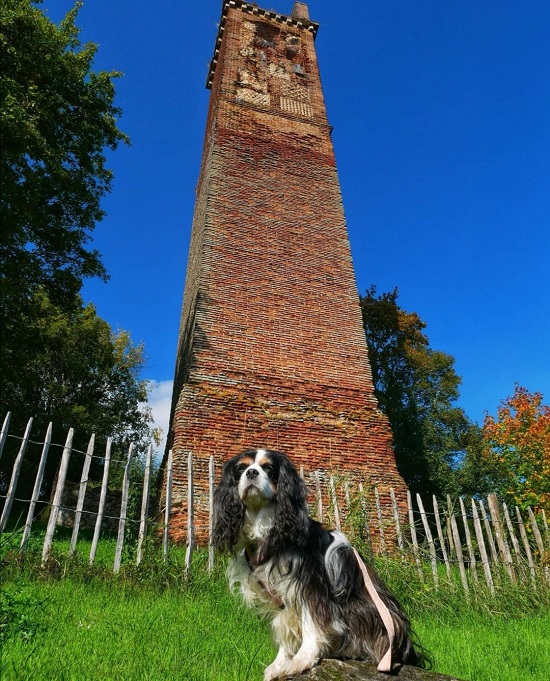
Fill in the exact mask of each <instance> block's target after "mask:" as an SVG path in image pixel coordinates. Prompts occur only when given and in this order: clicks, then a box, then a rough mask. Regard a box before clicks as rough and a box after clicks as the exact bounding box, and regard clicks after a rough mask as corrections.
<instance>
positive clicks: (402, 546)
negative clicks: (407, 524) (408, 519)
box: [390, 487, 405, 559]
mask: <svg viewBox="0 0 550 681" xmlns="http://www.w3.org/2000/svg"><path fill="white" fill-rule="evenodd" d="M390 496H391V505H392V508H393V517H394V520H395V531H396V533H397V545H398V546H399V550H400V551H401V559H403V558H404V556H403V552H404V551H405V542H404V541H403V534H402V532H401V521H400V520H399V509H398V508H397V499H396V498H395V491H394V489H393V487H390Z"/></svg>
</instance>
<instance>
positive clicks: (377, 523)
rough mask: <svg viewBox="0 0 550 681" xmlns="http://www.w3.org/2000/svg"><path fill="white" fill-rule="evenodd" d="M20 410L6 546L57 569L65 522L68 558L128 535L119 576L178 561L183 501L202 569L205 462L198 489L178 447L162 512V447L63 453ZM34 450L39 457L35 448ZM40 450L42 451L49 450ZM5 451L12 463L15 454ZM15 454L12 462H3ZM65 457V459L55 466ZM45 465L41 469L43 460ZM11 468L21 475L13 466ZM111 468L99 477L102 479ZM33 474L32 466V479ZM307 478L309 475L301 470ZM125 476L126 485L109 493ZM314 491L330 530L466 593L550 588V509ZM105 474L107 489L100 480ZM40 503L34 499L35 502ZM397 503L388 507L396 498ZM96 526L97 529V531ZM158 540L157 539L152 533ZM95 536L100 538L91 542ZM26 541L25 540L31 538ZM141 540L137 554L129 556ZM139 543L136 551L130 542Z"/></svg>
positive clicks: (8, 444) (353, 490)
mask: <svg viewBox="0 0 550 681" xmlns="http://www.w3.org/2000/svg"><path fill="white" fill-rule="evenodd" d="M9 423H10V414H8V415H7V416H6V419H5V420H4V424H3V427H2V431H1V436H0V510H1V515H0V551H1V550H2V535H4V539H5V537H6V536H8V537H9V542H5V544H6V545H7V544H9V546H10V547H11V550H13V544H14V542H13V538H14V536H15V537H17V541H18V551H20V552H21V553H24V552H25V551H26V550H27V548H28V546H29V541H30V538H31V533H33V535H34V536H35V537H38V538H39V540H40V542H41V561H42V563H43V564H46V563H47V562H48V560H49V559H50V557H51V555H52V547H53V542H54V537H55V534H56V531H57V530H58V529H59V527H61V526H65V527H69V528H72V532H71V539H70V542H69V546H68V549H67V557H70V556H72V555H73V554H74V553H75V552H76V551H77V548H78V550H79V553H80V554H81V553H82V549H81V547H80V546H79V536H80V539H81V541H80V543H81V545H82V546H85V547H86V551H87V550H88V546H89V555H87V556H86V558H87V560H88V561H89V563H90V565H92V564H94V561H95V560H96V553H97V548H98V544H99V541H100V537H101V536H102V533H105V532H108V533H109V534H110V536H112V537H114V538H115V539H116V544H115V550H114V560H113V572H115V573H118V572H119V571H120V569H121V566H122V564H123V562H124V561H126V562H130V561H131V562H132V563H135V564H138V565H139V564H140V563H141V562H142V560H143V558H144V552H145V550H147V551H155V552H159V551H160V552H161V553H162V558H163V560H167V558H168V554H169V551H170V547H171V545H170V535H169V526H170V517H171V512H172V510H173V507H174V506H173V503H172V499H173V498H175V497H176V496H177V498H178V500H179V501H178V504H179V505H182V504H183V505H184V506H185V510H186V516H187V542H186V551H185V571H186V572H187V573H188V572H189V570H190V569H191V565H192V556H193V551H194V549H195V539H194V537H195V525H194V510H195V494H194V473H193V456H192V453H191V452H188V454H187V482H186V483H184V484H182V483H175V482H174V477H173V474H172V452H170V454H169V457H168V461H167V470H166V476H165V480H166V485H165V488H164V490H163V494H162V498H163V499H164V500H165V503H164V507H163V508H162V509H160V510H157V512H156V513H155V516H154V518H153V517H151V508H150V506H151V504H150V499H151V495H152V489H153V486H152V482H153V478H154V475H153V472H154V461H153V446H152V444H151V445H150V446H149V447H148V449H147V452H146V454H145V455H144V456H143V455H141V456H140V457H139V458H137V461H139V466H137V476H138V479H136V470H134V474H133V475H131V470H132V464H133V462H135V461H136V456H135V448H134V446H133V445H132V444H130V446H129V447H128V449H127V450H126V451H125V452H124V453H123V456H120V454H118V455H117V453H116V452H115V447H114V446H113V441H112V440H111V439H110V438H109V439H108V440H107V442H106V445H105V448H104V449H102V451H100V452H99V451H96V446H95V437H94V436H93V435H92V436H91V438H90V440H89V444H88V447H87V449H86V451H79V450H78V449H76V448H74V447H73V439H74V432H73V430H72V429H71V430H69V432H68V433H67V437H66V440H65V444H64V445H63V446H61V445H56V444H53V443H52V441H51V439H52V424H50V425H49V427H48V429H47V432H46V434H45V436H44V437H42V438H38V439H34V438H33V437H31V435H32V419H30V420H29V422H28V424H27V427H26V429H25V431H24V433H23V435H17V434H13V433H10V431H9ZM32 449H34V451H31V450H32ZM38 452H39V455H38ZM3 453H4V456H3ZM31 454H32V458H31V459H30V460H32V461H33V462H34V464H33V465H32V466H26V467H25V466H24V462H25V457H27V458H29V457H31ZM2 456H3V459H2ZM52 459H53V461H52ZM36 461H38V464H37V463H36ZM48 461H49V464H50V467H49V470H50V471H51V470H55V471H56V476H55V482H54V485H53V489H52V492H51V494H49V495H48V497H47V498H46V497H45V495H44V494H43V484H44V472H45V470H46V464H47V462H48ZM3 462H4V463H5V464H8V462H9V464H8V465H9V467H10V470H7V468H6V467H4V468H3V466H2V464H3ZM70 462H71V467H70V470H72V471H75V470H76V471H78V473H79V481H78V482H77V481H69V480H68V479H67V472H68V471H69V463H70ZM93 462H94V463H95V464H96V466H95V469H96V478H97V479H98V482H96V483H94V485H91V484H89V481H88V478H89V473H90V468H91V465H92V463H93ZM221 465H222V461H221V457H220V460H218V461H216V460H215V458H214V456H211V457H210V463H209V480H208V492H209V494H208V498H209V528H208V530H209V536H210V534H211V530H212V516H213V493H214V486H215V477H216V471H217V472H218V473H219V470H220V469H221ZM22 470H24V471H25V473H24V474H25V476H27V480H26V483H27V484H26V485H23V489H24V490H28V489H30V484H29V480H28V476H29V475H31V476H33V480H32V481H31V482H33V488H32V493H30V494H28V495H27V494H24V495H23V496H21V495H20V494H18V488H21V485H20V484H18V483H20V474H21V471H22ZM98 470H99V473H98ZM29 471H31V472H30V473H29ZM300 473H301V475H302V477H304V471H303V470H301V471H300ZM113 476H114V478H115V479H116V488H117V489H116V490H115V491H113V489H112V485H111V488H110V486H109V483H110V480H111V482H112V478H113ZM307 477H308V480H309V481H313V484H311V483H310V485H309V487H310V491H311V493H312V494H311V498H312V503H311V508H312V513H313V515H314V516H316V517H317V518H318V519H319V520H321V521H324V522H326V523H327V524H328V525H330V526H334V527H336V528H337V529H342V530H344V531H345V532H348V533H349V534H351V535H352V536H357V535H360V536H361V537H362V539H363V541H366V542H367V543H368V544H370V548H371V550H372V552H373V554H375V555H378V556H391V557H392V559H395V558H396V557H397V558H398V559H399V558H401V560H403V561H408V562H410V563H411V564H412V565H416V568H417V570H418V575H419V578H420V579H421V580H423V581H426V580H430V581H431V580H433V582H434V584H435V585H436V586H437V585H438V584H440V583H444V582H445V581H446V580H454V579H455V575H457V574H458V575H459V578H460V582H461V584H462V587H463V588H464V591H465V592H466V593H468V592H469V591H470V590H471V589H472V588H473V587H474V586H475V585H478V584H480V583H484V584H485V585H486V586H487V587H488V588H489V589H490V590H491V591H492V592H493V593H494V592H495V584H496V583H498V580H501V579H507V580H510V581H511V582H520V581H526V580H527V581H529V580H530V581H531V583H532V585H533V586H534V587H535V588H536V587H537V584H539V583H541V582H545V583H547V582H549V581H550V533H549V529H548V522H547V517H546V513H545V512H544V510H543V511H542V512H541V513H539V514H537V515H535V513H534V512H533V510H532V509H531V508H527V509H526V510H522V511H520V509H519V508H518V507H514V508H513V509H512V508H508V507H507V505H506V504H505V503H500V502H499V500H498V499H497V498H496V496H495V495H493V494H490V495H489V496H488V497H487V499H481V498H479V499H468V500H466V499H463V498H458V499H454V500H453V499H451V498H450V497H447V498H446V499H445V500H437V499H436V498H435V497H432V498H431V499H427V498H424V499H423V498H421V497H420V495H418V494H417V495H414V497H413V496H412V495H411V494H410V493H408V499H407V501H408V504H407V506H408V508H407V512H406V516H405V514H404V513H403V509H400V508H399V505H398V502H397V500H396V495H395V494H394V490H393V489H392V488H383V487H381V486H380V487H371V486H367V483H362V482H360V481H359V482H358V481H351V480H346V479H345V478H343V477H341V476H338V475H327V474H326V473H325V472H320V471H312V472H309V473H308V476H307ZM99 479H100V480H101V482H100V483H99ZM388 494H389V498H390V499H391V511H390V513H389V514H388V511H387V508H386V509H384V508H383V504H382V503H381V498H382V496H384V497H385V498H386V499H387V498H388ZM27 496H28V498H27ZM385 506H386V507H387V506H388V504H387V503H386V504H385ZM10 516H11V517H10ZM83 527H87V528H88V529H89V530H90V531H89V533H88V535H87V537H88V538H87V540H86V543H84V542H83V541H82V529H83ZM92 529H93V534H92ZM148 534H149V536H150V537H152V539H153V541H150V542H147V543H146V542H145V540H146V537H147V535H148ZM90 535H92V538H91V541H90V540H89V536H90ZM19 537H20V542H19ZM128 541H130V543H131V546H132V550H127V551H124V546H125V542H128ZM127 548H128V547H127ZM214 559H215V557H214V552H213V550H212V547H211V546H209V547H208V568H209V569H212V567H213V565H214Z"/></svg>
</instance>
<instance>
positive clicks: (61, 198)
mask: <svg viewBox="0 0 550 681" xmlns="http://www.w3.org/2000/svg"><path fill="white" fill-rule="evenodd" d="M36 5H37V1H35V0H2V3H0V129H1V134H2V138H1V145H0V177H1V182H2V191H1V194H0V224H1V225H2V230H1V237H0V265H1V269H0V323H1V325H2V334H1V336H0V372H1V375H2V379H3V382H4V381H5V380H6V379H7V380H8V383H13V381H14V380H15V379H16V377H17V375H18V374H19V373H20V372H21V370H22V368H23V367H24V363H23V359H22V354H25V353H24V351H25V346H26V345H27V343H28V334H27V330H26V329H25V327H24V325H23V320H25V319H28V318H29V316H30V315H31V314H32V311H33V309H34V307H35V301H34V295H35V294H36V292H37V291H38V290H39V289H40V290H42V291H44V292H45V293H46V294H47V295H48V297H49V299H50V300H51V301H52V303H54V304H56V305H59V306H61V307H63V308H64V309H69V308H70V307H71V306H74V307H75V308H78V306H79V299H78V293H79V291H80V289H81V286H82V282H83V279H84V278H86V277H95V276H99V277H102V278H104V279H105V278H106V277H107V275H106V272H105V269H104V267H103V265H102V263H101V259H100V256H99V253H98V252H97V251H96V250H94V249H93V248H90V247H89V244H90V240H91V234H92V231H93V229H94V227H95V225H96V223H97V222H98V221H99V220H101V219H102V218H103V215H104V213H103V211H102V209H101V207H100V201H101V199H102V197H103V196H104V195H105V194H106V193H107V192H109V191H110V189H111V183H112V172H111V171H110V170H109V169H108V168H107V166H106V157H105V150H106V149H107V148H110V149H113V150H114V149H116V148H117V146H118V144H119V143H120V142H121V141H124V142H127V141H128V138H127V137H126V135H124V134H123V133H122V132H121V131H120V130H119V129H118V128H117V117H118V116H119V115H120V110H119V109H118V108H117V107H115V106H114V103H113V102H114V95H115V89H114V82H113V80H114V79H115V78H116V77H117V76H118V75H119V74H118V73H116V72H112V73H106V72H95V71H94V70H93V68H92V66H93V59H94V55H95V53H96V50H97V46H96V45H94V44H91V43H88V44H86V45H83V46H82V45H81V44H80V41H79V39H78V34H79V29H78V28H77V27H76V24H75V21H76V16H77V12H78V10H79V8H80V6H81V3H77V4H76V5H75V7H74V9H73V10H71V11H70V12H69V13H68V14H67V16H66V17H65V19H64V20H63V21H61V22H60V24H59V25H56V24H55V23H53V22H52V21H51V20H50V19H48V18H47V17H46V16H45V15H44V13H43V12H42V11H41V10H40V9H38V8H37V7H36Z"/></svg>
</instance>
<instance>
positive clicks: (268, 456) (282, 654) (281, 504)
mask: <svg viewBox="0 0 550 681" xmlns="http://www.w3.org/2000/svg"><path fill="white" fill-rule="evenodd" d="M306 495H307V490H306V486H305V483H304V481H303V480H302V478H301V477H300V476H299V475H298V473H297V471H296V469H295V467H294V466H293V465H292V463H291V462H290V460H289V459H288V458H287V457H286V456H285V455H284V454H281V453H279V452H274V451H270V450H266V449H249V450H247V451H245V452H243V453H242V454H240V455H238V456H235V457H233V458H232V459H230V460H229V461H227V463H226V464H225V465H224V467H223V471H222V477H221V481H220V483H219V485H218V487H217V489H216V492H215V495H214V516H215V523H214V532H213V537H212V540H213V544H214V547H215V548H216V549H218V550H219V551H229V552H231V554H232V555H233V557H232V560H231V562H230V564H229V568H228V576H229V582H230V586H231V587H236V586H238V587H240V591H241V593H242V596H243V598H244V600H245V602H246V603H247V605H249V606H251V607H254V608H256V609H257V610H258V611H259V613H260V614H261V615H263V616H265V617H267V618H269V619H270V620H271V623H272V628H273V635H274V639H275V642H276V643H277V645H278V653H277V656H276V658H275V660H274V661H273V663H272V664H270V665H269V667H267V669H266V670H265V673H264V681H271V680H272V679H283V678H288V677H291V676H295V675H298V674H301V673H302V672H305V671H306V670H308V669H311V668H312V667H314V666H315V665H316V664H317V663H318V662H319V660H321V659H322V658H327V657H336V658H355V659H363V660H369V661H371V662H374V663H375V664H377V665H378V669H379V670H380V671H384V672H391V670H392V667H393V665H395V664H410V665H415V666H419V667H423V666H425V664H426V661H427V660H426V657H425V655H424V654H423V652H422V649H421V647H420V646H417V647H415V645H416V644H415V643H414V642H413V638H412V632H411V628H410V624H409V620H408V619H407V617H406V616H405V614H404V613H403V611H402V610H401V607H400V605H399V603H398V602H397V601H396V599H395V598H394V596H393V595H392V594H391V593H390V592H389V591H388V589H387V588H386V587H385V585H384V584H383V583H382V581H381V579H380V577H378V575H377V574H376V572H375V571H374V569H373V568H372V567H371V566H370V565H368V564H367V563H366V562H365V561H364V559H363V558H361V556H360V555H359V553H358V552H357V551H356V550H355V549H354V548H353V547H352V546H351V544H350V543H349V541H348V540H347V538H346V537H345V535H344V534H342V533H341V532H336V531H329V530H326V529H324V528H323V526H322V525H321V524H320V523H318V522H317V521H315V520H313V519H311V518H310V517H309V515H308V508H307V504H306Z"/></svg>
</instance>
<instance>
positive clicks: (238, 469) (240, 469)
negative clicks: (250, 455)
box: [235, 463, 246, 478]
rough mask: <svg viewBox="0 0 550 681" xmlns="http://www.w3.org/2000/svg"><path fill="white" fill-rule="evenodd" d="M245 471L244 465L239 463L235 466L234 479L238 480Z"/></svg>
mask: <svg viewBox="0 0 550 681" xmlns="http://www.w3.org/2000/svg"><path fill="white" fill-rule="evenodd" d="M245 469H246V464H244V463H240V464H238V465H237V466H235V477H237V478H240V477H241V475H242V473H243V472H244V470H245Z"/></svg>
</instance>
